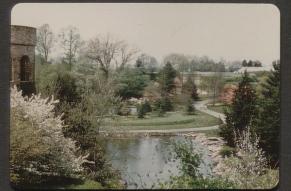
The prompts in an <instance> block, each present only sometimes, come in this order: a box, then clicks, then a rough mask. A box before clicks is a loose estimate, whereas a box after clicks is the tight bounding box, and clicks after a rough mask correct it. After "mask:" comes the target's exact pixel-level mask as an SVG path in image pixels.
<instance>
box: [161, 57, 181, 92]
mask: <svg viewBox="0 0 291 191" xmlns="http://www.w3.org/2000/svg"><path fill="white" fill-rule="evenodd" d="M176 76H177V71H176V70H175V69H174V68H173V66H172V64H171V63H170V62H167V64H166V65H165V66H164V68H163V69H162V71H161V72H160V75H159V81H160V84H161V88H162V92H163V93H164V94H166V95H167V94H169V93H171V91H172V90H173V89H174V88H175V83H174V79H175V77H176Z"/></svg>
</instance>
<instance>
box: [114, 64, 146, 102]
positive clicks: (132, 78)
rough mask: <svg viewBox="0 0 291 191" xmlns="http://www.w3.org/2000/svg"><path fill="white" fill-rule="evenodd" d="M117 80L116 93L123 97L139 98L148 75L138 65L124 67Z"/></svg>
mask: <svg viewBox="0 0 291 191" xmlns="http://www.w3.org/2000/svg"><path fill="white" fill-rule="evenodd" d="M117 80H118V90H117V94H118V95H119V96H120V97H122V98H123V99H129V98H132V97H135V98H140V97H141V96H142V95H143V90H144V88H145V87H146V86H147V85H148V82H149V76H148V75H147V74H145V73H144V71H143V70H142V68H140V67H135V68H132V69H131V68H126V69H124V70H123V71H122V72H121V74H120V75H119V77H118V79H117Z"/></svg>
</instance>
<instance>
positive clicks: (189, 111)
mask: <svg viewBox="0 0 291 191" xmlns="http://www.w3.org/2000/svg"><path fill="white" fill-rule="evenodd" d="M186 113H187V114H188V115H193V114H194V113H195V107H194V105H193V101H192V100H191V99H190V100H188V102H187V105H186Z"/></svg>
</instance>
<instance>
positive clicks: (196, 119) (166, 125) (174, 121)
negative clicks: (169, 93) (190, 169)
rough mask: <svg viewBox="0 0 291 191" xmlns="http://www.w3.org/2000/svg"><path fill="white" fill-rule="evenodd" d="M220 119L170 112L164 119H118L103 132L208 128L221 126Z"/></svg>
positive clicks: (201, 114)
mask: <svg viewBox="0 0 291 191" xmlns="http://www.w3.org/2000/svg"><path fill="white" fill-rule="evenodd" d="M220 123H221V121H220V119H218V118H216V117H213V116H210V115H208V114H205V113H203V112H200V111H196V114H195V115H186V114H184V113H182V112H168V113H167V114H166V115H165V116H164V117H158V116H153V115H147V116H146V118H144V119H138V118H137V117H135V116H131V117H117V118H116V119H115V120H114V121H110V122H108V123H107V124H106V125H105V127H104V128H102V130H112V129H113V128H114V129H115V130H152V129H161V130H162V129H183V128H196V127H207V126H213V125H218V124H220Z"/></svg>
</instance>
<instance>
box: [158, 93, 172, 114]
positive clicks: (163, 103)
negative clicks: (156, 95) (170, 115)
mask: <svg viewBox="0 0 291 191" xmlns="http://www.w3.org/2000/svg"><path fill="white" fill-rule="evenodd" d="M172 110H173V104H172V102H171V100H170V98H169V97H167V96H166V97H163V98H160V99H158V100H156V101H155V102H154V111H158V112H159V113H160V114H164V113H165V112H167V111H172Z"/></svg>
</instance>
